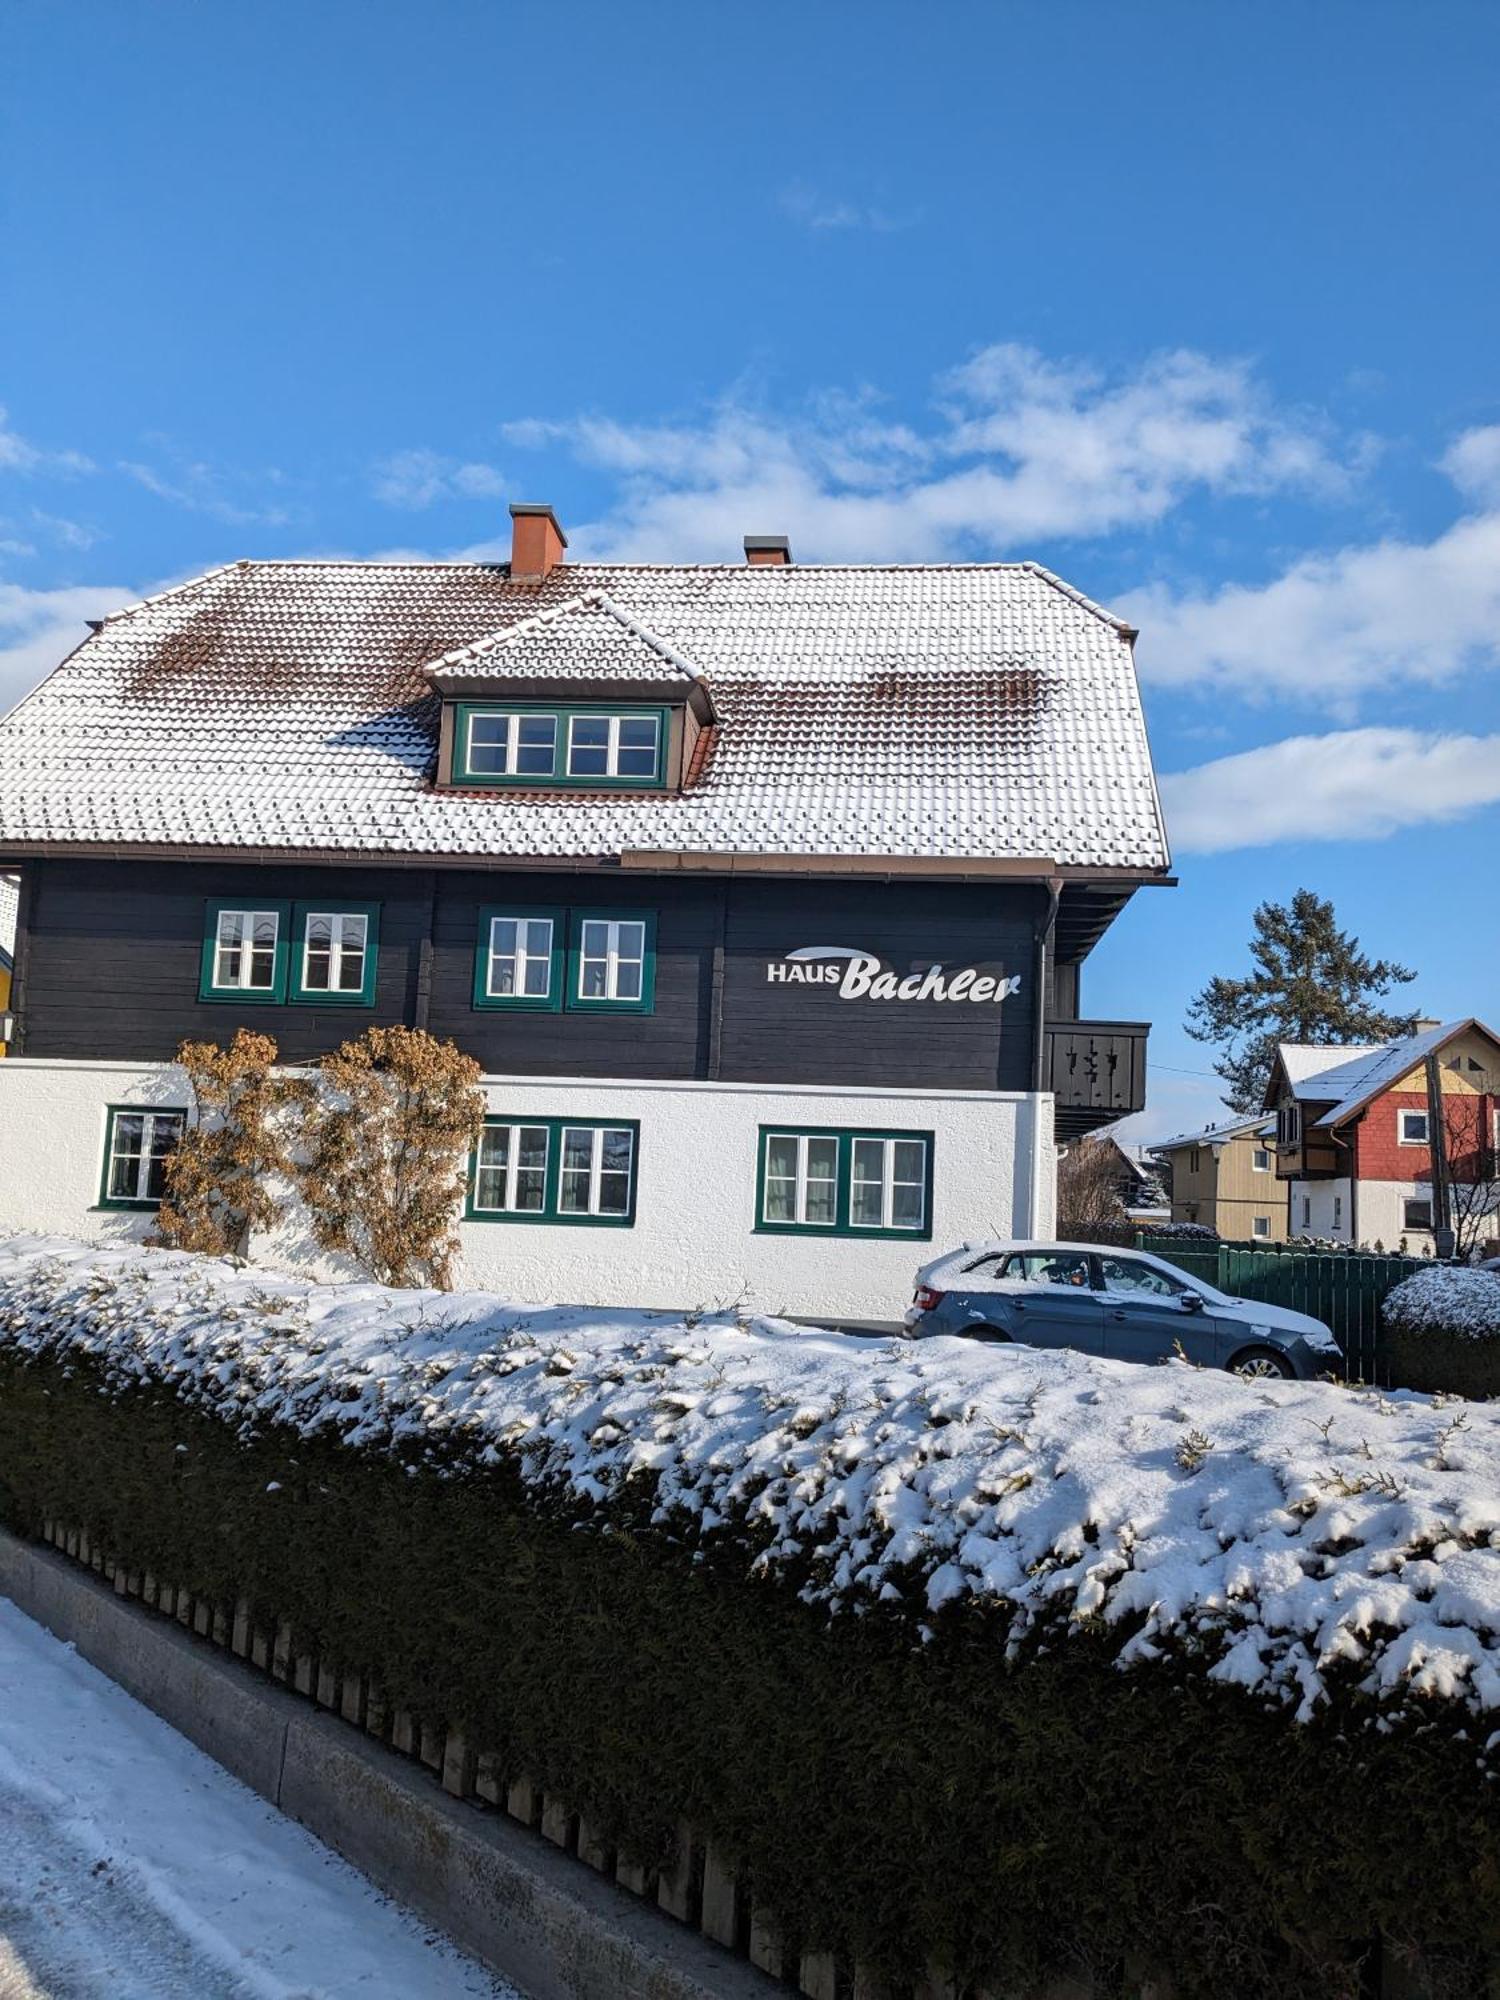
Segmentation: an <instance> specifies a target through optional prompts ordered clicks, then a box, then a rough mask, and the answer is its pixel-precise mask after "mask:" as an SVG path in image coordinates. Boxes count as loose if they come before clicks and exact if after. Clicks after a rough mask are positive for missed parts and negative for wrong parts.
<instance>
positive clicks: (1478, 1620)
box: [0, 1239, 1500, 1718]
mask: <svg viewBox="0 0 1500 2000" xmlns="http://www.w3.org/2000/svg"><path fill="white" fill-rule="evenodd" d="M1434 1275H1442V1274H1427V1273H1424V1274H1423V1277H1424V1278H1427V1277H1430V1276H1434ZM1450 1275H1451V1274H1450ZM1411 1282H1412V1283H1413V1284H1416V1283H1419V1282H1421V1280H1413V1281H1411ZM1489 1282H1490V1284H1491V1285H1492V1286H1493V1287H1494V1289H1495V1290H1496V1291H1497V1292H1500V1281H1496V1280H1490V1281H1489ZM0 1344H3V1345H4V1346H8V1347H9V1348H11V1349H12V1350H13V1351H15V1352H16V1353H19V1354H22V1355H28V1356H43V1355H50V1356H53V1357H56V1358H62V1359H66V1358H70V1357H76V1358H78V1359H84V1358H87V1360H88V1361H89V1362H90V1363H91V1365H92V1366H93V1367H94V1368H95V1369H96V1370H98V1371H99V1373H100V1374H101V1375H102V1376H103V1378H104V1379H105V1381H106V1382H107V1383H109V1384H110V1385H112V1386H114V1387H116V1388H121V1389H123V1388H127V1387H133V1386H137V1385H140V1384H144V1383H152V1384H159V1385H162V1386H165V1387H167V1388H170V1390H171V1391H172V1393H173V1395H174V1396H175V1397H176V1398H177V1399H178V1400H179V1401H180V1402H181V1403H182V1404H183V1405H184V1406H185V1407H187V1408H191V1409H197V1410H201V1411H204V1412H207V1413H209V1414H211V1415H213V1416H214V1417H215V1418H217V1419H220V1420H223V1421H226V1422H228V1423H230V1424H232V1425H233V1426H234V1427H235V1428H236V1429H237V1430H238V1432H239V1433H240V1434H241V1436H244V1437H247V1438H253V1437H254V1436H256V1435H257V1434H259V1433H261V1432H262V1431H264V1430H266V1429H268V1428H271V1427H284V1428H285V1429H287V1430H288V1431H291V1432H295V1433H299V1434H301V1435H302V1436H304V1437H328V1438H336V1439H338V1440H340V1441H341V1442H343V1443H345V1444H348V1445H352V1446H355V1447H359V1448H361V1449H364V1450H367V1451H372V1452H376V1453H381V1454H386V1453H395V1454H397V1455H398V1456H400V1457H402V1458H403V1459H406V1460H415V1461H416V1462H418V1463H428V1464H431V1465H434V1466H436V1467H439V1468H441V1469H442V1470H444V1471H445V1472H453V1471H457V1470H460V1469H462V1468H465V1467H468V1468H481V1467H485V1466H493V1465H495V1464H497V1463H498V1462H500V1461H501V1460H502V1459H504V1460H508V1461H510V1462H512V1463H513V1464H514V1466H515V1467H516V1468H517V1469H518V1470H519V1472H520V1473H521V1475H522V1477H523V1478H524V1480H525V1481H526V1482H527V1483H528V1484H529V1485H530V1486H531V1487H532V1488H533V1489H534V1490H536V1491H538V1492H539V1493H540V1492H548V1493H552V1494H554V1495H556V1494H558V1493H561V1494H563V1495H565V1496H566V1497H567V1499H568V1500H569V1501H570V1502H574V1503H576V1502H586V1503H588V1504H589V1505H590V1506H592V1507H595V1508H598V1509H600V1510H603V1511H604V1512H606V1513H607V1512H608V1510H609V1509H610V1507H611V1506H612V1505H613V1504H614V1503H616V1502H617V1501H618V1500H619V1499H620V1497H621V1496H622V1495H623V1494H624V1493H625V1492H626V1491H627V1490H630V1491H632V1492H635V1491H638V1490H639V1486H640V1482H641V1481H642V1480H649V1481H651V1482H652V1503H653V1512H654V1518H655V1520H656V1523H657V1524H658V1526H660V1527H662V1528H664V1529H670V1530H671V1531H672V1532H673V1533H674V1534H677V1535H686V1536H687V1537H688V1538H689V1539H693V1540H705V1539H708V1538H710V1537H714V1536H717V1537H718V1538H719V1539H720V1540H722V1539H723V1538H724V1537H725V1536H726V1535H729V1534H731V1533H732V1534H733V1536H736V1537H738V1538H739V1539H740V1540H741V1541H742V1544H743V1547H744V1568H745V1571H746V1572H747V1573H748V1574H750V1575H753V1576H756V1577H774V1576H776V1575H778V1574H781V1575H784V1576H786V1577H788V1578H791V1579H793V1580H794V1581H795V1582H796V1586H797V1589H798V1591H799V1593H800V1595H801V1596H802V1597H803V1598H804V1599H806V1600H808V1601H810V1602H815V1603H818V1604H821V1605H824V1606H826V1607H827V1608H828V1609H830V1610H832V1611H841V1610H843V1611H848V1610H860V1609H867V1608H870V1607H874V1606H887V1607H896V1608H899V1609H900V1610H901V1611H902V1612H903V1613H904V1614H906V1615H908V1616H909V1617H910V1618H911V1619H912V1621H913V1624H914V1626H916V1627H917V1628H918V1629H920V1630H922V1631H926V1630H928V1629H930V1624H931V1620H932V1619H933V1617H934V1616H935V1615H936V1614H938V1613H939V1612H942V1611H944V1610H945V1609H952V1608H953V1607H955V1606H958V1605H961V1604H963V1603H965V1602H966V1601H967V1602H977V1603H982V1604H985V1605H988V1606H995V1605H999V1606H1002V1607H1003V1608H1004V1610H1005V1612H1006V1614H1007V1620H1008V1625H1009V1632H1010V1639H1009V1649H1010V1651H1011V1652H1012V1653H1013V1654H1014V1653H1016V1652H1017V1651H1021V1650H1024V1648H1025V1646H1026V1644H1027V1642H1028V1640H1030V1639H1032V1638H1034V1637H1035V1638H1051V1637H1053V1636H1054V1635H1057V1634H1061V1633H1063V1632H1067V1631H1078V1630H1081V1629H1085V1628H1087V1629H1089V1630H1091V1631H1095V1632H1098V1631H1102V1632H1103V1633H1105V1634H1107V1635H1108V1640H1109V1644H1110V1647H1111V1649H1112V1651H1113V1653H1114V1656H1115V1658H1116V1660H1117V1662H1118V1663H1119V1664H1120V1665H1121V1666H1131V1665H1135V1664H1138V1663H1147V1662H1151V1661H1154V1660H1157V1659H1159V1658H1161V1657H1162V1656H1163V1654H1165V1653H1178V1652H1181V1651H1182V1650H1183V1649H1184V1648H1186V1649H1187V1650H1188V1651H1190V1652H1191V1653H1193V1654H1194V1655H1195V1656H1197V1657H1200V1658H1201V1660H1202V1662H1203V1664H1204V1667H1205V1670H1206V1671H1207V1673H1208V1675H1209V1677H1210V1678H1211V1679H1214V1680H1219V1681H1225V1682H1230V1683H1233V1684H1234V1685H1236V1686H1238V1687H1242V1688H1247V1689H1252V1690H1255V1691H1257V1692H1259V1693H1262V1694H1266V1695H1270V1696H1274V1697H1276V1698H1278V1699H1280V1700H1283V1701H1286V1702H1290V1703H1292V1704H1293V1705H1294V1706H1295V1708H1296V1712H1297V1714H1298V1715H1299V1716H1301V1717H1303V1718H1306V1717H1308V1716H1310V1715H1311V1714H1312V1713H1313V1712H1314V1711H1315V1710H1316V1709H1317V1708H1318V1707H1319V1705H1320V1704H1322V1703H1323V1702H1325V1701H1326V1700H1327V1699H1328V1698H1329V1695H1330V1691H1331V1690H1332V1688H1333V1687H1334V1686H1335V1685H1339V1686H1341V1687H1342V1688H1343V1689H1344V1690H1345V1691H1346V1692H1347V1691H1349V1690H1350V1689H1358V1690H1360V1691H1362V1692H1363V1693H1365V1694H1368V1695H1370V1696H1373V1697H1376V1698H1377V1699H1378V1700H1380V1701H1381V1702H1382V1703H1387V1704H1389V1703H1400V1702H1403V1701H1412V1700H1425V1699H1426V1698H1428V1697H1431V1696H1443V1697H1447V1698H1451V1699H1453V1700H1456V1701H1459V1702H1462V1703H1465V1704H1467V1705H1468V1706H1470V1707H1472V1708H1474V1709H1476V1710H1481V1711H1486V1712H1489V1711H1495V1710H1500V1410H1496V1411H1489V1410H1486V1409H1482V1408H1476V1409H1469V1410H1465V1409H1459V1408H1456V1407H1452V1406H1443V1405H1434V1404H1432V1403H1430V1402H1427V1401H1423V1400H1417V1399H1414V1398H1411V1397H1407V1396H1401V1395H1395V1396H1389V1395H1383V1394H1380V1393H1378V1392H1369V1391H1353V1390H1349V1389H1344V1388H1335V1387H1331V1386H1328V1385H1325V1384H1320V1383H1295V1382H1286V1383H1267V1382H1254V1383H1250V1382H1245V1381H1242V1380H1241V1379H1240V1378H1238V1377H1236V1376H1231V1375H1228V1374H1224V1373H1220V1372H1216V1371H1207V1370H1201V1369H1195V1368H1192V1367H1189V1366H1187V1365H1185V1364H1181V1363H1172V1364H1170V1365H1167V1366H1164V1367H1158V1368H1143V1367H1136V1366H1131V1365H1128V1364H1124V1363H1113V1362H1108V1361H1104V1360H1100V1359H1094V1358H1090V1357H1088V1356H1084V1355H1080V1354H1074V1353H1069V1352H1061V1351H1043V1350H1034V1349H1030V1348H1024V1347H998V1348H997V1347H994V1346H988V1345H978V1344H971V1343H965V1342H962V1341H957V1340H953V1341H948V1340H945V1341H939V1342H927V1343H910V1342H905V1341H898V1340H875V1339H850V1338H844V1337H839V1336H835V1335H822V1334H816V1333H809V1332H807V1331H806V1330H803V1329H798V1328H795V1327H792V1326H790V1325H787V1324H785V1323H782V1322H778V1321H775V1320H769V1319H759V1318H750V1317H738V1318H736V1317H729V1316H717V1317H705V1318H702V1319H695V1320H693V1321H688V1320H685V1319H682V1318H678V1317H674V1316H672V1315H665V1314H651V1313H645V1312H629V1311H606V1310H601V1309H587V1310H585V1309H560V1308H548V1309H541V1310H538V1309H534V1308H530V1309H528V1308H521V1307H517V1306H513V1305H509V1304H507V1303H505V1302H504V1301H502V1300H500V1299H497V1298H495V1297H493V1296H490V1295H487V1294H462V1293H460V1294H456V1295H454V1294H444V1293H427V1292H393V1291H388V1290H384V1289H382V1288H380V1287H378V1286H374V1285H344V1286H319V1285H314V1284H310V1283H307V1282H304V1281H299V1280H296V1279H293V1278H280V1277H278V1278H274V1279H272V1278H268V1277H266V1276H265V1275H263V1274H252V1273H250V1272H235V1271H232V1270H230V1269H227V1268H226V1267H225V1266H223V1265H221V1264H219V1263H216V1262H212V1261H208V1260H202V1259H195V1258H191V1257H186V1256H179V1255H172V1254H167V1253H162V1252H152V1251H142V1250H137V1249H133V1248H132V1249H102V1250H101V1249H99V1248H97V1247H85V1246H82V1245H77V1244H68V1243H60V1242H55V1241H51V1242H49V1241H39V1240H27V1239H22V1240H19V1241H15V1242H12V1243H11V1244H9V1245H8V1246H3V1247H0Z"/></svg>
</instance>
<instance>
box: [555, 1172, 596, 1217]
mask: <svg viewBox="0 0 1500 2000" xmlns="http://www.w3.org/2000/svg"><path fill="white" fill-rule="evenodd" d="M557 1207H558V1212H559V1213H560V1214H562V1215H587V1214H588V1212H589V1170H588V1168H587V1167H564V1168H563V1170H562V1179H561V1182H560V1183H559V1185H558V1190H557Z"/></svg>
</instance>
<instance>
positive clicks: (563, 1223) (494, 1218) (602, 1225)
mask: <svg viewBox="0 0 1500 2000" xmlns="http://www.w3.org/2000/svg"><path fill="white" fill-rule="evenodd" d="M464 1221H465V1222H528V1223H532V1224H535V1223H539V1222H540V1223H545V1224H550V1225H551V1226H552V1227H553V1228H555V1229H633V1228H634V1227H635V1216H634V1215H633V1214H632V1215H547V1214H545V1213H537V1212H535V1211H528V1212H521V1211H517V1212H515V1213H510V1214H503V1213H500V1212H498V1211H496V1210H495V1209H492V1208H466V1209H465V1210H464Z"/></svg>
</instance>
